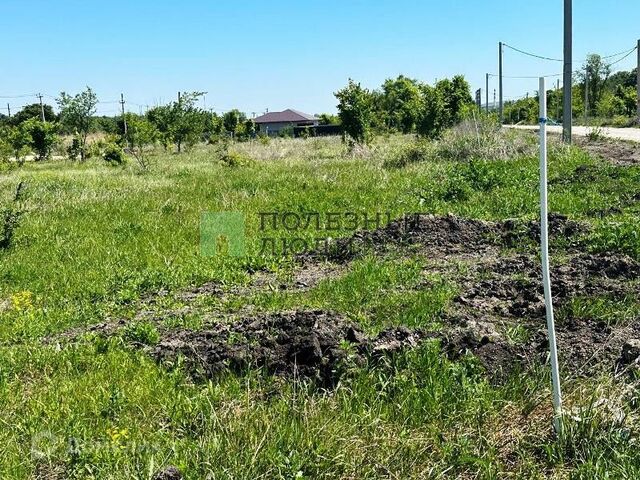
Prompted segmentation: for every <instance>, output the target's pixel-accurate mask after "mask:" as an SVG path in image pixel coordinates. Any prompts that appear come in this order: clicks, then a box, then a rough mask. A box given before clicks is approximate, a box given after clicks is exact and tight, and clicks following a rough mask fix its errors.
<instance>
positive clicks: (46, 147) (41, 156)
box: [19, 118, 58, 160]
mask: <svg viewBox="0 0 640 480" xmlns="http://www.w3.org/2000/svg"><path fill="white" fill-rule="evenodd" d="M19 128H23V129H24V130H25V132H26V133H27V134H28V135H29V138H30V141H29V146H30V147H31V150H32V151H33V153H35V155H36V160H46V159H48V158H50V157H51V152H52V150H53V147H54V146H55V144H56V143H57V141H58V136H57V132H58V126H57V125H56V124H54V123H46V122H42V121H41V120H38V119H35V118H31V119H29V120H27V121H25V122H24V123H22V124H21V125H20V127H19Z"/></svg>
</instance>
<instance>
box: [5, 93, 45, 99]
mask: <svg viewBox="0 0 640 480" xmlns="http://www.w3.org/2000/svg"><path fill="white" fill-rule="evenodd" d="M37 96H38V95H37V94H35V93H25V94H22V95H0V98H27V97H37Z"/></svg>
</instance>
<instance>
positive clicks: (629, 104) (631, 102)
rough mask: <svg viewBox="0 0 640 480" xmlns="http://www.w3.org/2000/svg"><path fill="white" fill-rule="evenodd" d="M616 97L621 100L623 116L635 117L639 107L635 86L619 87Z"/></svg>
mask: <svg viewBox="0 0 640 480" xmlns="http://www.w3.org/2000/svg"><path fill="white" fill-rule="evenodd" d="M615 96H616V98H618V99H620V102H621V105H622V108H623V112H621V113H622V114H623V115H627V116H629V117H631V116H633V115H635V113H636V108H637V105H638V91H637V89H636V87H635V85H633V86H627V87H624V86H622V85H618V86H617V88H616V90H615Z"/></svg>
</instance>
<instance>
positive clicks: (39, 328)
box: [0, 133, 640, 479]
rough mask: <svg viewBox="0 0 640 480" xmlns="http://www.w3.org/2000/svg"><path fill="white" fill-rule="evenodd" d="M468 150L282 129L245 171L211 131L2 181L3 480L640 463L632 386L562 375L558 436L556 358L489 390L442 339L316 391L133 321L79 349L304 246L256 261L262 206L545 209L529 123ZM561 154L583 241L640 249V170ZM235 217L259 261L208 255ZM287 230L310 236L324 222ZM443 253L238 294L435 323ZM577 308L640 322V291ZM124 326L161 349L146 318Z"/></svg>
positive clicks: (239, 282) (249, 150)
mask: <svg viewBox="0 0 640 480" xmlns="http://www.w3.org/2000/svg"><path fill="white" fill-rule="evenodd" d="M514 135H515V133H514ZM467 141H468V139H467V137H462V136H461V137H455V136H453V137H448V138H446V139H445V140H443V141H442V142H440V143H437V144H428V145H426V144H415V140H413V138H410V137H402V136H390V137H386V138H379V139H378V140H376V141H375V142H374V144H373V145H372V146H371V147H370V148H368V149H363V150H362V151H358V152H348V151H347V150H346V149H345V147H344V146H343V145H342V144H341V143H340V142H339V140H337V139H306V140H303V139H296V140H272V141H271V142H270V143H269V144H261V143H259V142H255V143H245V144H238V145H235V146H233V147H232V148H233V149H234V150H236V151H237V152H238V153H240V154H242V155H241V156H242V158H245V159H247V161H246V162H242V163H241V164H238V165H233V166H230V165H228V164H225V163H224V162H223V161H221V160H220V157H219V155H218V153H217V150H216V148H215V147H209V146H201V147H198V148H196V149H195V150H193V151H191V152H189V153H186V154H182V155H174V154H168V153H159V154H158V155H157V156H156V157H154V161H153V164H152V166H151V167H150V168H149V170H148V171H141V170H140V169H139V168H138V167H136V165H135V164H134V163H130V164H128V165H125V166H121V167H113V166H109V165H106V164H104V163H102V162H100V161H93V160H89V161H87V162H85V163H71V162H66V161H52V162H43V163H37V162H28V163H27V164H25V166H24V167H22V168H20V169H14V170H8V171H5V172H4V173H2V174H1V176H0V198H1V199H2V205H3V207H4V206H7V208H13V209H19V210H20V211H22V214H21V216H20V219H19V223H18V225H17V227H16V228H15V232H14V237H13V240H12V243H11V245H10V246H9V247H8V248H6V249H3V250H0V345H1V347H0V348H1V351H0V412H1V413H0V422H1V423H2V428H0V477H2V478H3V479H5V478H6V479H9V478H16V479H22V478H100V479H102V478H112V479H122V478H138V479H149V478H152V477H153V475H154V474H155V473H156V472H157V471H160V470H162V469H163V468H165V467H166V466H168V465H175V466H176V467H178V469H179V470H180V471H181V472H182V473H183V474H184V476H185V478H191V479H197V478H230V479H231V478H234V479H235V478H247V479H254V478H398V479H401V478H585V479H587V478H630V479H631V478H638V477H639V476H640V455H639V454H638V446H637V438H638V427H639V425H638V420H639V419H640V415H639V412H638V397H637V393H636V392H637V391H636V390H635V388H636V387H637V384H636V383H634V381H631V380H629V379H619V378H613V377H612V376H611V375H606V374H604V375H602V376H598V377H597V378H593V377H590V378H571V379H568V380H567V381H566V383H565V384H564V387H565V392H566V404H567V407H568V411H569V412H570V414H569V415H568V416H567V419H566V428H565V434H564V435H563V436H562V437H561V438H559V439H557V438H555V437H554V435H553V434H552V432H551V428H550V414H551V407H550V391H549V384H550V382H549V378H548V372H547V369H546V368H544V366H541V367H540V368H538V369H534V370H532V371H527V372H526V373H525V374H522V375H514V376H512V377H510V378H509V379H507V380H505V381H504V382H500V383H495V382H492V381H491V380H490V378H489V377H488V376H487V375H486V373H485V372H484V370H483V368H482V367H481V366H480V365H479V364H478V362H476V361H475V359H474V358H473V357H472V356H467V357H464V358H462V359H460V360H455V361H453V360H449V359H448V358H447V357H446V356H445V355H444V354H443V353H442V351H441V349H440V346H439V344H438V342H437V341H425V342H422V343H421V344H420V345H419V346H418V347H416V348H414V349H408V350H406V351H404V352H402V353H399V354H396V355H394V356H392V357H389V358H387V359H386V361H384V362H382V363H380V362H378V363H375V364H365V365H360V364H358V365H355V364H354V365H347V366H346V367H345V368H346V369H348V374H347V375H344V376H343V377H342V378H341V380H340V383H339V384H338V385H337V386H336V387H335V388H332V389H322V388H320V387H319V386H317V385H315V384H314V383H313V382H309V381H306V380H304V379H299V378H293V379H288V378H283V377H280V376H271V375H268V374H266V373H265V372H261V371H259V370H250V371H247V372H246V373H244V374H232V373H226V374H222V375H220V376H218V377H215V378H212V379H210V380H207V381H196V380H193V379H192V378H191V377H190V376H189V375H187V373H185V371H183V369H181V368H180V367H179V366H178V367H176V368H167V367H165V366H163V365H159V364H158V363H156V361H154V360H153V358H152V357H151V356H149V354H148V352H147V351H146V350H145V349H144V348H134V347H132V346H131V343H130V342H126V341H124V339H123V336H122V335H114V336H112V337H107V338H104V337H103V336H100V335H93V334H91V333H87V334H83V335H80V336H79V337H78V339H76V340H73V341H68V340H67V337H66V335H65V332H69V331H79V332H83V331H84V330H86V329H87V327H90V326H92V325H95V324H99V323H101V322H105V321H107V320H108V319H119V318H123V319H128V318H132V317H133V316H134V314H135V311H136V309H137V308H138V306H137V305H138V304H139V301H140V299H141V298H142V299H144V298H145V297H147V296H150V295H156V294H157V293H158V292H179V291H181V290H183V289H186V288H189V287H190V286H197V285H201V284H205V283H207V282H212V281H216V282H218V283H219V284H221V285H224V286H226V287H229V288H233V287H236V286H243V285H247V283H248V281H249V274H250V272H254V271H262V270H264V271H269V272H272V273H274V274H275V275H283V276H286V275H287V274H288V272H289V271H290V269H291V259H290V258H289V257H287V256H283V255H281V254H280V253H279V252H275V253H274V252H269V251H267V252H264V251H262V252H261V246H262V238H263V236H264V235H263V234H264V232H262V231H261V226H260V213H263V212H297V213H299V214H304V213H305V212H321V213H328V212H355V213H357V214H358V215H360V216H363V215H364V214H367V215H368V216H369V218H374V217H375V215H376V214H377V213H379V212H383V213H384V214H385V215H386V214H387V213H389V215H390V218H397V217H401V216H402V215H404V214H409V213H414V212H426V213H433V214H447V213H454V214H456V215H459V216H461V217H468V218H477V219H484V220H504V219H507V218H516V219H523V220H534V219H536V218H537V215H538V211H539V204H538V178H539V177H538V159H537V156H536V150H535V138H529V137H523V138H522V139H519V140H518V142H520V143H519V145H520V147H519V148H518V149H517V150H516V151H511V150H506V151H503V150H501V149H500V145H493V146H492V147H491V148H488V149H478V148H476V147H475V146H474V143H473V142H474V141H475V140H471V141H470V142H471V143H470V144H468V143H464V142H467ZM478 141H480V139H478ZM505 142H507V143H509V144H512V143H513V142H511V141H510V140H508V141H505ZM505 144H506V143H505ZM416 145H417V146H416ZM495 152H498V154H494V153H495ZM461 157H462V159H461ZM549 169H550V172H549V178H550V187H549V188H550V189H549V192H550V193H549V195H550V210H551V211H553V212H557V213H562V214H565V215H568V216H569V217H570V218H572V219H574V220H579V221H583V222H585V223H588V224H590V225H591V230H590V232H589V234H588V241H587V244H586V247H585V248H587V249H588V250H589V251H594V252H595V251H606V252H618V253H624V254H626V255H629V256H630V257H632V258H634V259H636V260H640V235H639V233H638V231H639V230H638V213H639V209H638V204H637V202H636V203H634V202H633V201H632V200H633V198H634V196H636V197H637V194H638V190H639V187H640V167H637V166H626V167H620V166H614V165H610V164H608V163H607V162H606V160H604V159H599V158H593V157H591V156H589V155H588V154H587V153H585V152H584V151H582V150H579V149H577V148H566V147H561V146H559V145H558V146H554V147H553V148H552V149H551V157H550V159H549ZM583 171H586V172H588V175H577V174H576V172H583ZM20 182H24V193H23V195H22V198H21V199H19V200H18V201H17V202H13V196H14V193H15V188H16V186H17V185H18V184H19V183H20ZM228 211H234V212H242V213H243V214H244V216H245V221H246V238H247V256H246V257H241V258H233V257H229V256H224V255H219V256H214V257H205V256H202V255H201V254H200V237H199V234H200V218H201V214H202V213H203V212H228ZM604 211H609V212H611V213H607V214H606V215H605V214H602V212H604ZM321 218H324V217H323V215H321ZM277 233H278V235H280V236H284V237H286V238H291V237H294V236H300V235H302V236H303V237H304V238H307V239H308V240H310V241H311V240H312V239H313V238H314V237H315V236H317V233H318V232H317V231H313V230H311V229H309V230H304V231H302V232H299V231H298V232H291V231H287V230H279V231H278V232H277ZM351 233H352V232H350V231H349V230H347V229H343V230H340V231H337V232H332V233H331V235H332V236H340V235H342V236H347V235H350V234H351ZM428 260H429V259H427V258H424V257H422V256H420V255H412V254H405V253H398V254H397V255H396V256H393V255H391V257H388V258H382V257H380V256H377V255H375V254H371V255H365V256H364V257H362V258H359V259H357V260H355V261H354V262H353V263H352V264H351V265H349V266H348V268H346V270H345V271H344V272H341V274H340V275H338V276H335V277H331V278H327V279H325V280H323V281H321V282H320V283H318V284H317V285H315V286H313V287H312V288H310V289H308V290H303V291H300V292H294V293H290V292H278V291H271V292H260V293H259V294H256V295H245V296H242V295H240V296H238V297H237V298H235V299H234V300H233V301H234V302H235V305H233V307H234V308H238V307H241V306H243V305H251V306H253V308H256V309H258V310H266V311H268V310H276V309H298V308H319V309H330V310H333V311H336V312H338V313H340V314H342V315H344V316H345V317H347V318H349V319H351V320H353V321H356V322H358V323H360V324H361V325H363V326H364V327H365V328H366V329H367V330H368V331H372V332H377V331H379V330H381V329H382V328H384V327H386V326H389V325H406V326H408V327H411V328H416V327H422V328H426V329H437V328H439V324H440V322H441V318H442V313H443V312H446V311H447V309H448V306H449V304H450V302H451V299H452V298H453V297H454V296H455V295H456V294H457V292H458V288H459V286H458V285H457V284H456V282H455V281H452V280H451V279H450V278H448V277H447V275H446V273H442V274H437V275H432V276H431V277H430V278H429V284H428V286H420V287H419V288H417V286H419V285H421V284H420V279H421V276H420V272H421V271H422V270H423V267H424V265H425V263H426V262H428ZM167 298H169V297H167ZM165 301H166V303H167V304H166V305H165V306H166V308H167V309H171V308H172V307H173V306H174V305H172V304H171V300H165ZM208 301H212V302H215V301H216V300H215V299H210V300H208ZM226 307H228V308H231V306H229V305H227V306H226ZM572 308H574V309H575V310H580V311H588V314H589V315H590V316H591V317H593V318H596V319H597V318H602V319H604V320H605V321H611V319H612V318H619V317H620V316H624V315H626V316H631V317H633V316H634V315H635V318H636V319H637V312H638V308H640V305H639V304H638V301H637V298H636V299H635V300H634V299H631V300H628V301H626V303H624V304H622V303H620V302H600V303H597V304H594V303H589V302H588V301H585V302H583V303H582V304H581V303H580V302H577V303H575V304H574V305H573V306H572ZM559 315H560V319H561V318H562V312H560V313H559ZM171 321H172V322H174V324H180V325H187V326H193V328H198V327H199V326H200V325H202V324H203V323H206V322H207V319H206V318H204V317H200V316H199V315H198V313H197V310H196V311H195V313H194V311H191V312H190V313H188V314H186V315H184V316H178V318H172V319H171ZM149 328H151V329H153V326H151V327H149ZM540 328H544V325H541V326H540ZM143 329H144V328H143ZM130 333H131V332H130ZM132 334H133V335H134V336H135V335H137V336H138V337H140V336H142V337H144V340H145V341H146V342H147V343H149V344H151V345H152V344H153V341H154V332H151V333H149V332H146V333H145V332H144V331H143V332H142V333H140V332H137V333H136V332H133V333H132ZM143 343H144V342H143Z"/></svg>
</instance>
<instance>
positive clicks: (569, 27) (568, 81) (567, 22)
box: [562, 0, 573, 144]
mask: <svg viewBox="0 0 640 480" xmlns="http://www.w3.org/2000/svg"><path fill="white" fill-rule="evenodd" d="M572 1H573V0H564V72H563V79H562V83H563V85H564V92H563V93H564V106H563V108H562V140H563V141H564V142H565V143H569V144H570V143H571V121H572V117H573V110H572V108H571V90H572V88H571V87H572V81H573V79H572V78H571V77H572V72H573V45H572V41H573V8H572V7H573V5H572Z"/></svg>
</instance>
